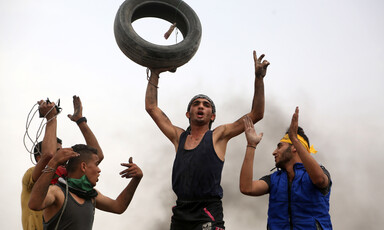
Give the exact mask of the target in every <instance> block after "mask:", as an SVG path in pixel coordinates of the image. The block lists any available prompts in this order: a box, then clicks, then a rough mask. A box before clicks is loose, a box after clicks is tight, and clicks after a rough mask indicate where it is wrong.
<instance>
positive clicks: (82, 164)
mask: <svg viewBox="0 0 384 230" xmlns="http://www.w3.org/2000/svg"><path fill="white" fill-rule="evenodd" d="M86 168H87V163H85V162H84V161H83V162H81V163H80V169H81V171H82V172H85V169H86Z"/></svg>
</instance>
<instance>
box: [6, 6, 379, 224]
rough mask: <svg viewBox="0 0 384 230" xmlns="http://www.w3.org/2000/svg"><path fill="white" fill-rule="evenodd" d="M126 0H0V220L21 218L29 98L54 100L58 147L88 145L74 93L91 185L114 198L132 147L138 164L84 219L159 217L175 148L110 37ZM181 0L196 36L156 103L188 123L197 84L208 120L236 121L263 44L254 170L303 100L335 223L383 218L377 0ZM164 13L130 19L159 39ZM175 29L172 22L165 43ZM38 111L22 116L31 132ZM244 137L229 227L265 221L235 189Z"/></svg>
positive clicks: (263, 206)
mask: <svg viewBox="0 0 384 230" xmlns="http://www.w3.org/2000/svg"><path fill="white" fill-rule="evenodd" d="M122 2H123V1H122V0H110V1H101V0H92V1H91V0H83V1H75V0H66V1H58V0H34V1H26V0H12V1H7V0H0V107H1V108H2V109H1V115H0V116H1V119H0V125H1V126H0V127H1V132H0V138H1V143H2V146H3V148H2V149H1V150H0V151H1V156H2V159H3V160H2V161H1V163H0V170H1V171H0V182H1V184H2V192H1V197H0V203H1V206H0V210H1V213H2V214H1V215H0V222H1V226H2V228H4V229H21V208H20V193H21V178H22V176H23V174H24V172H25V171H26V170H27V169H28V168H29V167H31V166H32V163H31V161H30V158H29V154H28V152H27V151H26V150H25V148H24V145H23V135H24V133H25V125H26V119H27V115H28V113H29V111H30V110H31V109H32V107H33V105H34V104H35V103H36V101H38V100H39V99H45V98H46V97H49V98H50V99H51V100H53V101H57V99H59V98H60V99H61V106H62V108H63V112H62V114H61V115H59V118H58V136H59V137H60V138H62V139H63V142H64V143H63V145H64V146H66V147H68V146H71V145H73V144H76V143H84V140H83V138H82V136H81V133H80V131H79V129H78V128H77V126H76V125H75V124H74V123H73V122H71V121H70V120H69V119H68V118H67V117H66V115H67V114H68V113H72V112H73V107H72V96H73V95H79V96H80V98H81V99H82V102H83V107H84V110H83V114H84V116H86V117H87V119H88V124H89V126H90V127H91V128H92V130H93V131H94V133H95V134H96V136H97V138H98V140H99V142H100V144H101V147H102V148H103V151H104V154H105V159H104V161H103V162H102V164H101V165H100V167H101V170H102V172H101V176H100V180H99V182H98V185H97V188H98V189H99V190H100V191H102V192H103V194H105V195H108V196H110V197H112V198H115V197H116V196H117V195H118V194H119V193H120V191H121V190H122V189H123V188H124V187H125V185H126V184H127V183H128V181H127V180H124V179H121V178H120V177H119V175H118V172H120V171H121V169H122V167H121V166H120V162H123V161H127V160H128V158H129V156H133V159H134V161H135V162H136V163H137V164H138V165H139V166H141V168H142V169H143V171H144V178H143V180H142V183H141V184H140V186H139V188H138V190H137V192H136V194H135V197H134V199H133V201H132V203H131V205H130V207H129V208H128V210H127V211H126V212H125V213H124V214H122V215H115V214H110V213H105V212H102V211H99V210H98V211H96V217H95V222H94V229H95V230H102V229H106V228H108V229H127V228H129V227H133V226H134V227H135V229H160V230H163V229H169V223H170V216H171V207H172V206H173V205H174V202H175V197H174V195H173V192H172V189H171V170H172V164H173V159H174V149H173V145H172V144H171V143H170V142H169V141H168V140H167V139H166V138H165V137H164V136H163V135H162V133H161V132H160V131H159V130H158V128H157V127H156V125H155V123H154V122H153V121H152V120H151V118H150V117H149V116H148V115H147V114H146V112H145V109H144V96H145V89H146V85H147V80H146V73H145V68H144V67H142V66H139V65H138V64H136V63H134V62H133V61H131V60H130V59H128V58H127V57H126V56H125V55H124V54H123V53H122V52H121V51H120V50H119V48H118V46H117V44H116V42H115V38H114V34H113V22H114V18H115V14H116V12H117V10H118V8H119V6H120V5H121V3H122ZM185 2H186V3H187V4H189V5H190V6H191V7H192V8H193V9H194V10H195V12H196V13H197V15H198V16H199V18H200V21H201V24H202V29H203V32H202V40H201V43H200V47H199V50H198V51H197V53H196V55H195V56H194V57H193V58H192V59H191V61H190V62H189V63H187V64H185V65H184V66H182V67H180V68H179V69H178V70H177V72H176V73H173V74H171V73H165V74H162V75H161V78H160V83H159V106H160V108H161V109H162V110H163V111H164V112H165V113H166V114H167V115H168V117H169V118H170V119H171V120H172V122H173V123H174V124H176V125H178V126H180V127H184V128H186V127H187V126H188V121H187V119H186V117H185V112H186V106H187V103H188V102H189V100H190V98H192V97H193V96H194V95H195V94H198V93H205V94H207V95H209V96H210V97H211V98H212V99H213V100H214V101H215V103H216V107H217V119H216V121H215V123H214V124H213V128H214V127H216V126H217V125H219V124H223V123H229V122H233V121H235V120H236V119H238V118H240V117H241V116H242V115H243V114H245V113H247V112H249V110H250V107H251V102H252V95H253V80H254V67H253V59H252V50H256V51H257V52H258V54H261V53H265V55H266V56H265V58H266V59H267V60H268V61H270V62H271V65H270V66H269V67H268V72H267V76H266V78H265V96H266V110H265V116H264V119H263V120H262V121H260V122H259V123H258V124H256V130H257V131H263V132H264V138H263V140H262V143H261V144H260V148H258V150H257V154H256V157H255V177H256V178H259V177H261V176H264V175H265V174H268V173H269V169H271V168H273V166H274V162H273V157H272V155H271V154H272V151H273V149H274V148H275V146H276V144H277V142H278V140H279V138H280V137H281V136H282V135H283V133H284V132H285V130H286V128H287V127H288V125H289V122H290V119H291V115H292V113H293V112H294V108H295V106H299V107H300V119H299V123H300V125H301V126H303V128H304V129H305V130H306V132H307V134H308V136H309V138H310V141H311V143H312V144H313V145H314V147H315V148H316V149H317V150H318V154H316V155H315V158H316V159H317V160H318V161H319V162H320V163H322V164H323V165H325V166H326V168H327V169H328V170H329V171H330V173H331V176H332V180H333V187H332V193H331V202H330V203H331V208H330V209H331V218H332V222H333V225H334V228H335V229H356V230H357V229H379V227H378V226H382V225H383V224H384V220H383V218H382V217H383V216H384V211H383V209H382V207H383V205H384V199H383V197H382V191H383V190H384V183H383V180H382V176H383V174H384V169H383V167H381V164H382V163H383V162H384V156H383V153H381V152H382V151H383V149H384V144H383V143H384V141H383V140H384V134H383V132H384V123H383V121H382V118H383V117H384V91H383V90H384V80H383V78H384V65H383V64H382V62H383V61H384V45H383V41H384V15H383V12H384V2H383V1H379V0H370V1H357V0H348V1H347V0H340V1H330V0H325V1H304V0H292V1H286V0H276V1H259V0H245V1H229V0H228V1H227V0H225V1H219V0H209V1H207V0H189V1H185ZM169 25H170V24H169V23H165V22H161V21H160V20H155V19H153V20H152V21H145V20H143V21H142V22H138V24H137V30H138V31H139V30H140V31H142V32H141V33H142V35H143V37H144V36H145V38H147V39H148V40H151V41H153V42H155V43H158V44H161V42H163V38H162V36H163V34H164V32H166V31H167V30H168V27H169ZM179 36H181V35H180V33H179ZM152 39H153V40H152ZM175 39H176V38H175V36H174V34H173V35H172V36H171V38H170V41H175ZM178 40H180V37H179V38H178ZM39 122H40V119H39V118H34V120H33V121H32V124H31V130H30V131H31V133H32V135H35V132H36V127H38V125H39ZM245 146H246V141H245V137H244V134H241V135H239V136H238V137H236V138H234V139H232V140H231V141H230V142H229V144H228V149H227V155H226V161H225V165H224V170H223V178H222V186H223V188H224V199H223V204H224V220H225V221H226V227H227V229H265V226H266V219H267V209H268V196H264V197H255V198H254V197H246V196H244V195H242V194H241V193H240V191H239V189H238V180H239V172H240V167H241V163H242V160H243V157H244V152H245Z"/></svg>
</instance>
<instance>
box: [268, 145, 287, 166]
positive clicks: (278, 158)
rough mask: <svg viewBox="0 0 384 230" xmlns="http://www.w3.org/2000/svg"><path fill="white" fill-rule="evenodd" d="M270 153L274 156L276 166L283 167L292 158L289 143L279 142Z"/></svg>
mask: <svg viewBox="0 0 384 230" xmlns="http://www.w3.org/2000/svg"><path fill="white" fill-rule="evenodd" d="M272 155H273V156H274V157H275V165H276V167H277V168H284V167H285V164H286V163H288V162H289V161H290V160H291V159H292V152H291V145H290V144H288V143H285V142H279V144H277V148H276V149H275V151H273V153H272Z"/></svg>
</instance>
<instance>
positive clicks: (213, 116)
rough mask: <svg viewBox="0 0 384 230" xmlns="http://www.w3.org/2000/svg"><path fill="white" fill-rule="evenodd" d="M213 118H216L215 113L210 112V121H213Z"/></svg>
mask: <svg viewBox="0 0 384 230" xmlns="http://www.w3.org/2000/svg"><path fill="white" fill-rule="evenodd" d="M215 119H216V114H214V113H212V116H211V121H212V122H213V121H215Z"/></svg>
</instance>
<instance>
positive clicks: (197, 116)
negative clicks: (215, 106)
mask: <svg viewBox="0 0 384 230" xmlns="http://www.w3.org/2000/svg"><path fill="white" fill-rule="evenodd" d="M187 117H188V118H189V119H190V121H191V122H197V123H198V124H206V123H209V122H210V121H213V120H214V119H215V114H213V113H212V105H211V103H209V101H208V100H207V99H204V98H197V99H196V100H194V101H193V102H192V104H191V108H190V109H189V111H188V112H187Z"/></svg>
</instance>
